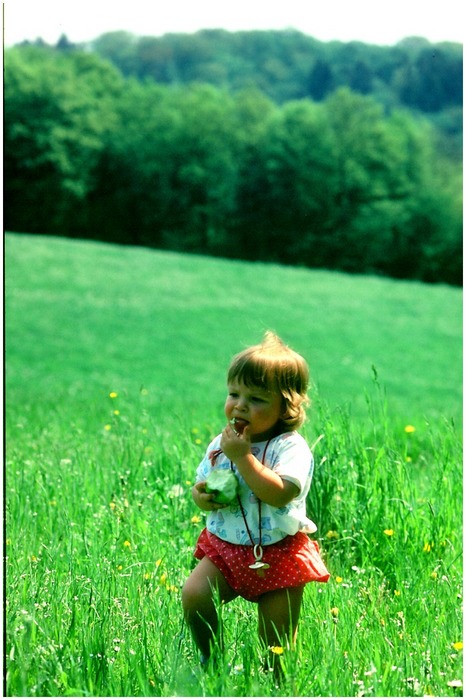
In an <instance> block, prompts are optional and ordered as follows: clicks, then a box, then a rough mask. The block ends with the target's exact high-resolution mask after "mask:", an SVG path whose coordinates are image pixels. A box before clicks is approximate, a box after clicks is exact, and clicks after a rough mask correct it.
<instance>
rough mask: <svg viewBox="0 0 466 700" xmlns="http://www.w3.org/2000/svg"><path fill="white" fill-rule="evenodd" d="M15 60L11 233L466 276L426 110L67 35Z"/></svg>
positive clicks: (450, 165) (442, 141) (447, 150)
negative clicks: (73, 41) (210, 75)
mask: <svg viewBox="0 0 466 700" xmlns="http://www.w3.org/2000/svg"><path fill="white" fill-rule="evenodd" d="M188 38H189V37H188ZM187 46H189V41H188V44H187ZM107 58H109V57H108V56H107ZM191 63H192V61H191V59H190V58H189V52H188V57H187V58H186V62H185V65H186V70H188V68H189V66H190V65H191ZM4 65H5V81H4V116H5V137H4V138H5V148H4V154H5V155H4V175H5V227H6V228H7V229H8V230H14V231H23V232H31V233H34V232H36V233H50V234H59V235H67V236H79V237H87V238H95V239H99V240H105V241H112V242H118V243H124V244H135V245H145V246H150V247H157V248H166V249H171V250H179V251H186V252H197V253H204V254H210V255H219V256H227V257H236V258H243V259H247V260H263V261H277V262H283V263H287V264H300V265H307V266H311V267H325V268H331V269H341V270H347V271H357V272H374V273H381V274H387V275H392V276H396V277H405V278H412V279H421V280H426V281H430V282H434V281H442V282H447V283H451V284H460V283H461V278H462V273H461V255H460V253H461V244H462V186H461V163H460V159H459V157H458V156H457V155H456V149H455V148H454V147H448V146H447V145H446V144H449V143H451V142H450V141H449V140H448V129H444V128H443V129H440V128H439V127H438V124H436V123H435V122H434V121H432V119H430V118H426V117H421V116H419V115H418V114H417V115H415V114H413V113H412V112H410V111H408V110H406V109H402V108H401V107H396V108H395V107H394V108H390V109H388V108H387V105H386V104H383V102H381V101H380V100H377V99H376V97H375V96H373V95H366V94H362V93H361V91H357V90H355V89H354V87H349V86H343V85H342V86H337V87H336V89H334V90H332V91H330V92H329V93H328V94H326V95H325V96H321V98H320V99H319V100H317V99H314V98H311V97H299V99H285V100H284V101H279V100H277V99H274V98H273V96H271V95H269V94H267V92H266V91H265V90H264V89H262V87H263V86H261V85H259V87H258V85H257V81H256V83H253V82H252V81H251V82H250V84H244V85H241V86H238V87H237V89H232V88H231V86H230V85H227V86H225V85H215V84H207V83H206V82H202V83H200V82H197V81H196V80H193V81H192V82H181V81H179V80H176V81H173V82H169V84H166V83H163V82H161V81H160V80H158V81H157V80H154V79H153V78H148V77H145V76H139V75H138V76H131V75H129V74H128V75H124V74H123V73H122V71H121V70H120V69H118V68H116V66H115V65H112V64H111V63H110V62H109V61H108V60H105V59H104V58H102V57H101V56H99V55H98V54H97V53H96V52H94V51H89V49H86V50H83V49H81V48H76V47H72V46H69V45H67V43H66V42H62V45H61V46H59V47H48V46H40V45H39V46H28V45H25V46H17V47H13V48H11V49H7V50H5V56H4ZM212 70H213V67H212ZM155 77H157V76H155ZM449 79H450V78H449ZM457 135H458V134H457V132H455V133H454V134H452V139H453V140H455V139H456V138H457Z"/></svg>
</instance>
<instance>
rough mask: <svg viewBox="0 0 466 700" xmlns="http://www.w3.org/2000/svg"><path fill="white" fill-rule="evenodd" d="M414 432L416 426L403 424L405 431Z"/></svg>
mask: <svg viewBox="0 0 466 700" xmlns="http://www.w3.org/2000/svg"><path fill="white" fill-rule="evenodd" d="M415 432H416V428H415V427H414V425H406V426H405V433H415Z"/></svg>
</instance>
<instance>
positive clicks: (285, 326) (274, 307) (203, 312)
mask: <svg viewBox="0 0 466 700" xmlns="http://www.w3.org/2000/svg"><path fill="white" fill-rule="evenodd" d="M5 256H6V339H7V345H6V348H7V386H8V389H9V400H10V401H11V402H15V400H16V397H17V398H18V400H20V401H24V400H27V398H28V397H29V398H30V397H31V390H32V389H33V396H34V401H39V402H40V401H42V400H43V401H48V400H52V401H53V399H54V397H56V396H57V395H60V396H70V397H71V396H74V397H81V398H83V399H85V400H86V401H92V399H93V397H94V395H96V394H99V395H100V394H101V392H105V393H108V390H111V389H115V390H118V391H120V392H127V393H128V395H129V396H131V395H134V394H137V393H138V392H139V390H140V388H141V387H144V388H145V389H146V390H147V392H148V396H149V397H153V400H155V401H160V400H170V401H176V400H177V399H181V401H182V402H184V403H185V405H186V404H188V405H189V406H192V405H197V406H199V407H202V406H203V407H204V409H205V408H206V407H207V406H212V405H213V406H214V407H215V406H217V405H218V406H221V404H222V401H223V396H224V374H225V369H226V366H227V364H228V362H229V359H230V357H231V355H232V354H233V353H235V352H237V351H238V350H240V349H241V348H242V347H243V346H245V345H247V344H250V343H255V342H257V341H258V340H259V339H260V337H261V335H262V333H263V331H264V330H266V329H268V328H271V329H274V330H275V331H276V332H278V333H279V334H280V335H281V336H282V337H283V338H284V339H285V341H286V342H288V343H289V344H290V345H291V346H293V347H294V348H295V349H297V350H298V351H299V352H301V353H302V354H303V355H304V356H305V357H306V358H307V359H308V361H309V363H310V366H311V374H312V377H313V381H314V383H315V387H316V390H317V392H318V394H319V395H320V397H321V398H322V399H323V400H324V401H325V402H326V403H328V404H329V405H330V406H333V407H335V406H343V405H344V406H350V410H351V411H352V412H353V413H355V414H356V415H357V414H359V413H360V412H361V411H364V412H365V410H366V408H365V394H366V392H367V391H368V390H369V391H370V387H371V384H372V382H373V377H374V373H373V369H372V368H373V367H375V369H376V372H377V375H378V381H379V383H380V385H381V386H382V387H383V388H384V389H385V390H386V393H387V398H388V410H389V412H390V413H392V415H393V416H396V417H397V418H398V419H399V420H400V421H401V422H403V423H413V422H415V421H419V420H422V419H423V418H427V419H428V420H431V419H435V418H438V417H439V416H444V417H445V418H447V419H450V418H455V419H456V420H458V419H459V418H460V415H461V361H462V356H461V347H462V345H461V291H460V290H459V289H455V288H449V287H446V286H427V285H424V284H419V283H411V282H402V281H394V280H390V279H382V278H378V277H363V276H351V275H346V274H339V273H333V272H326V271H312V270H307V269H297V268H290V267H281V266H276V265H265V264H254V263H243V262H234V261H226V260H222V259H212V258H204V257H201V256H187V255H182V254H176V253H167V252H157V251H150V250H146V249H143V248H131V247H118V246H113V245H106V244H98V243H89V242H82V241H72V240H68V239H58V238H50V237H42V236H28V235H7V236H6V244H5ZM314 396H315V392H314ZM149 402H150V399H149Z"/></svg>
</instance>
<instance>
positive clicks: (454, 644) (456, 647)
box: [452, 642, 463, 651]
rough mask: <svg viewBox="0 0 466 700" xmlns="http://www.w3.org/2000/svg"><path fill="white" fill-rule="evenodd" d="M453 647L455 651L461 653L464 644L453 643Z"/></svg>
mask: <svg viewBox="0 0 466 700" xmlns="http://www.w3.org/2000/svg"><path fill="white" fill-rule="evenodd" d="M452 647H453V649H454V650H455V651H461V650H462V648H463V642H453V644H452Z"/></svg>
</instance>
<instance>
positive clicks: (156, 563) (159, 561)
mask: <svg viewBox="0 0 466 700" xmlns="http://www.w3.org/2000/svg"><path fill="white" fill-rule="evenodd" d="M161 563H162V560H161V559H157V561H156V562H155V566H156V567H157V568H158V567H159V566H160V564H161Z"/></svg>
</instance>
